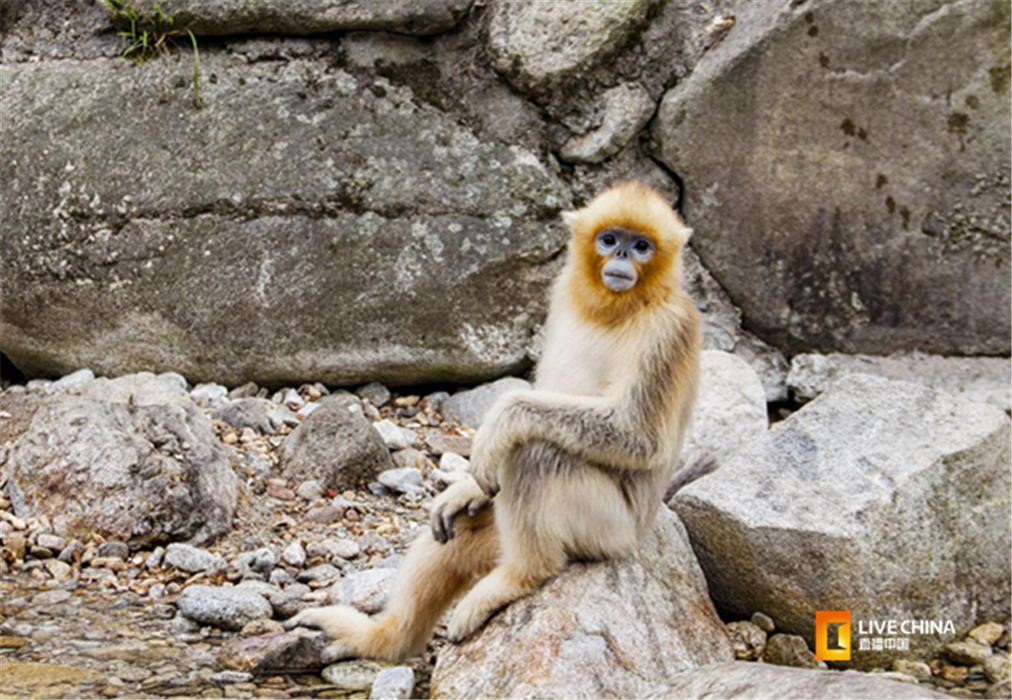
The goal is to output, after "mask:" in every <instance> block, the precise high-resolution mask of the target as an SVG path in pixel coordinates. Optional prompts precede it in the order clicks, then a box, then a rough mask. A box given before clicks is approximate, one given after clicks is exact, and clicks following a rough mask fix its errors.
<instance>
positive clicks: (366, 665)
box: [320, 659, 383, 692]
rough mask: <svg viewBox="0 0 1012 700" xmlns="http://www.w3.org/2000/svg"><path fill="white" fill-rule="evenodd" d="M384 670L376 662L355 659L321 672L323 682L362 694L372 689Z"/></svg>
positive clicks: (331, 666) (328, 667) (333, 665)
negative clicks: (377, 677)
mask: <svg viewBox="0 0 1012 700" xmlns="http://www.w3.org/2000/svg"><path fill="white" fill-rule="evenodd" d="M382 668H383V667H382V666H380V665H379V664H378V663H376V662H375V661H369V660H366V659H354V660H351V661H340V662H338V663H336V664H330V665H329V666H327V667H326V668H325V669H323V671H321V672H320V675H321V676H323V680H325V681H327V683H330V684H331V685H335V686H337V688H338V689H340V690H344V691H351V692H362V691H365V690H369V689H370V688H371V687H372V685H373V681H375V680H376V676H377V675H378V674H379V672H380V670H381V669H382Z"/></svg>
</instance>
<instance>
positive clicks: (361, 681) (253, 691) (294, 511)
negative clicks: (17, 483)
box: [0, 371, 526, 697]
mask: <svg viewBox="0 0 1012 700" xmlns="http://www.w3.org/2000/svg"><path fill="white" fill-rule="evenodd" d="M176 376H178V375H176ZM176 376H166V375H158V376H154V375H129V376H127V377H121V378H119V379H116V380H112V381H109V380H105V379H96V378H95V377H94V376H93V375H92V373H91V372H88V371H82V372H77V373H74V374H73V375H68V376H67V377H65V378H63V379H61V380H59V381H56V382H48V381H42V380H33V381H31V382H28V384H27V385H26V386H21V385H12V386H10V387H8V389H7V390H6V391H4V392H3V393H2V394H0V440H3V442H2V443H0V444H3V448H2V452H0V464H3V463H4V460H5V459H6V458H7V456H8V454H9V452H10V450H11V445H13V444H15V443H17V441H18V440H19V439H21V438H22V437H23V436H24V435H25V434H26V433H29V432H30V426H31V421H32V420H33V417H34V413H33V412H37V411H38V410H40V407H44V406H46V405H52V404H58V403H59V402H61V401H63V400H65V399H66V398H67V397H68V396H71V395H70V394H68V392H77V393H76V394H73V396H72V398H73V400H77V397H78V396H79V395H81V394H85V395H87V394H88V392H90V391H95V390H98V389H101V390H102V391H103V392H104V393H105V394H106V396H107V397H108V396H112V395H116V394H117V392H127V393H128V394H129V395H131V396H133V399H132V400H133V401H134V402H136V403H140V404H144V403H148V402H156V401H157V400H160V399H166V400H167V401H168V402H170V403H171V402H179V403H180V404H181V405H188V403H192V404H194V405H196V406H197V407H199V412H200V414H201V418H202V419H203V420H206V421H208V424H209V426H210V430H209V433H208V434H209V435H210V436H211V439H213V440H214V442H215V443H216V445H217V446H218V447H220V448H221V449H223V450H225V453H226V454H227V463H228V464H229V466H230V467H231V468H232V469H233V470H234V471H235V473H236V474H237V475H238V476H239V481H240V488H239V489H238V492H239V493H238V497H237V503H236V509H235V518H234V520H233V522H232V523H231V527H230V529H229V531H228V532H227V534H226V535H225V536H224V537H221V538H219V539H217V540H216V541H214V543H213V544H210V545H208V546H196V545H194V544H186V543H182V542H169V543H165V544H155V545H153V546H142V547H137V546H135V545H132V544H131V543H130V542H129V541H125V540H123V539H115V538H112V537H106V536H103V535H101V534H98V533H95V534H92V535H91V536H84V535H82V534H80V533H79V534H78V535H77V536H72V535H67V534H66V533H63V532H59V531H58V528H56V527H54V523H53V518H52V517H50V516H48V515H46V514H45V509H44V508H40V509H39V510H41V511H43V512H42V514H38V513H37V514H29V513H26V512H24V511H22V515H21V516H19V515H17V514H15V510H16V509H17V508H19V507H22V505H23V504H15V503H13V502H12V499H11V498H9V497H7V496H2V497H0V541H2V543H3V546H2V547H0V572H2V573H3V575H4V579H3V581H2V582H0V593H2V599H3V604H2V613H3V620H2V622H0V635H3V636H2V637H0V655H2V656H3V657H5V663H4V671H3V673H4V676H3V681H2V683H0V687H3V688H4V691H5V693H4V694H5V695H7V694H11V695H15V696H18V695H25V696H30V695H39V694H42V695H46V696H53V697H57V696H60V695H62V694H69V695H78V694H82V693H83V694H86V695H93V694H97V695H105V696H108V697H115V696H116V695H132V696H137V695H140V696H149V697H150V696H158V695H177V694H194V695H198V694H199V695H203V696H205V697H215V696H218V697H220V694H221V693H222V692H225V693H226V694H227V695H228V696H229V697H253V696H257V697H289V696H292V697H297V696H300V695H302V696H305V695H312V696H314V697H357V696H364V694H367V693H369V692H372V693H373V696H374V697H408V696H409V695H410V694H411V693H415V694H418V693H420V692H424V690H425V688H426V687H427V683H428V675H429V673H430V672H431V664H432V662H433V661H434V656H433V654H434V651H433V652H431V653H430V654H429V655H428V656H427V657H425V658H423V659H418V660H415V668H413V669H405V668H403V667H400V668H393V667H392V668H390V669H385V668H384V667H383V666H381V665H379V664H374V663H371V662H370V663H365V662H354V663H343V664H336V665H334V666H332V667H329V668H328V669H327V670H326V673H325V674H324V676H322V680H321V677H320V676H318V675H316V674H314V673H311V674H309V675H306V674H304V673H303V674H301V675H295V676H292V675H285V674H290V673H291V672H294V671H298V670H300V669H302V670H304V669H313V668H317V669H318V668H319V667H320V665H321V664H320V661H319V656H318V652H317V655H316V657H315V658H313V656H312V651H311V650H310V655H309V656H308V657H306V656H303V657H302V658H301V659H298V658H296V659H294V663H290V662H292V661H293V659H292V658H291V657H289V658H287V659H285V658H281V659H280V660H281V661H286V662H289V663H290V665H288V666H285V667H277V666H274V667H272V666H271V663H272V661H271V657H270V654H267V653H266V652H263V653H261V654H260V656H259V657H258V660H257V661H255V662H250V661H247V662H246V668H245V669H244V670H237V669H236V668H235V666H236V663H235V658H236V656H235V653H234V650H233V651H230V649H229V647H228V645H227V644H226V642H227V641H228V640H230V639H232V640H240V641H241V640H245V639H258V638H259V636H261V635H271V634H272V633H273V634H275V635H277V634H278V633H279V631H280V629H281V620H284V619H287V618H288V617H291V616H292V615H294V614H295V613H297V612H298V611H299V610H301V609H303V608H305V607H307V606H315V605H325V604H330V603H348V604H351V605H355V606H356V607H358V608H359V609H361V610H363V611H366V612H375V611H377V610H379V609H380V608H382V606H383V604H384V601H385V599H386V595H387V590H388V588H389V583H390V581H391V579H392V577H393V575H394V572H395V570H396V567H397V566H398V564H399V563H400V560H401V554H402V552H403V550H404V549H405V548H406V547H407V545H408V544H409V543H410V542H411V541H412V540H413V539H414V537H415V536H416V535H417V533H418V532H419V529H420V528H423V527H427V515H426V512H425V510H424V509H423V508H422V504H423V501H424V500H425V499H427V498H429V497H431V496H432V495H433V494H434V493H436V492H438V491H439V490H441V489H442V488H444V487H445V486H446V485H447V484H449V483H453V482H454V481H456V480H459V479H460V478H463V476H465V475H466V473H467V470H468V468H469V465H468V461H467V458H466V456H467V455H468V454H469V451H470V435H471V434H472V432H473V431H472V430H471V429H470V428H467V427H463V426H461V425H459V424H458V423H457V422H456V421H454V420H452V419H445V418H444V417H443V416H442V414H441V413H440V412H439V410H440V407H441V404H442V402H444V401H446V400H447V399H448V398H449V395H448V394H446V393H442V392H441V393H435V394H430V395H428V396H417V395H404V396H394V395H392V394H391V393H390V391H389V390H387V389H386V388H385V387H383V386H382V385H379V384H370V385H366V386H364V387H361V388H359V389H358V390H357V392H356V393H355V394H352V393H349V392H343V391H342V392H330V391H329V390H328V389H327V388H326V387H324V386H322V385H320V384H315V385H313V384H307V385H303V386H300V387H297V388H286V389H282V390H279V391H274V392H269V391H268V390H266V389H264V388H261V387H257V386H254V385H244V386H240V387H237V388H235V389H232V390H231V391H229V390H227V389H226V388H225V387H222V386H219V385H212V384H203V385H198V386H196V387H192V388H190V387H188V386H186V384H185V382H184V381H182V378H181V377H179V378H178V379H177V378H176ZM517 381H519V380H517ZM96 383H98V385H97V386H96ZM524 384H526V383H524ZM501 390H502V388H501V387H500V388H498V389H496V390H492V391H489V390H485V391H483V392H481V393H480V394H479V395H478V396H476V397H470V398H469V397H468V396H467V393H468V392H460V393H459V394H458V395H457V397H456V401H457V403H459V404H467V405H469V406H470V408H471V409H472V410H477V411H479V412H482V411H483V410H484V409H487V408H488V405H489V404H490V403H491V402H492V401H494V400H495V398H496V396H497V395H498V393H501ZM165 391H168V392H169V393H170V394H172V395H171V396H169V397H165V396H163V395H162V393H161V392H165ZM131 392H132V393H131ZM123 405H124V406H126V405H129V404H128V403H126V402H125V399H124V404H123ZM482 406H484V409H482V408H481V407H482ZM96 410H101V406H98V407H97V408H96ZM327 412H334V413H337V414H338V415H341V414H345V415H347V416H348V417H349V418H350V419H354V420H355V422H356V423H358V422H359V421H360V422H361V423H364V424H365V426H366V428H367V429H368V431H369V432H367V433H365V437H364V438H361V440H360V443H365V444H367V445H368V446H371V447H373V448H374V447H375V446H376V445H377V444H378V445H379V447H380V449H381V450H382V452H383V454H382V455H381V457H380V458H377V459H376V463H377V465H379V466H387V467H388V468H387V469H382V470H378V471H375V472H372V473H370V474H368V475H367V476H365V475H363V474H361V473H358V472H355V471H354V470H353V469H345V467H347V466H348V465H347V463H346V462H342V461H341V460H342V459H345V458H346V457H347V455H345V454H342V450H343V449H345V448H346V447H347V446H346V445H343V444H342V443H340V442H339V441H336V440H334V441H332V442H331V443H329V444H326V445H324V446H323V447H322V448H321V449H320V451H318V452H317V455H316V456H317V460H316V461H317V462H321V463H324V464H325V465H327V466H329V467H330V470H331V471H332V472H337V473H339V474H347V473H351V474H354V477H353V480H352V481H348V482H339V483H326V482H323V481H321V480H320V479H317V478H310V477H312V476H313V474H311V473H300V472H299V468H300V467H299V465H297V464H295V460H289V461H288V462H286V455H285V451H284V448H285V446H286V445H287V444H289V442H290V441H292V440H293V438H295V437H296V436H297V434H308V433H311V432H315V431H316V428H315V427H314V424H316V423H320V421H319V418H318V416H321V415H324V414H326V413H327ZM311 419H312V420H311ZM342 420H343V418H342ZM343 425H345V423H342V426H343ZM361 452H363V450H362V449H359V450H357V452H356V454H357V453H361ZM314 466H315V465H314ZM286 468H287V469H289V470H290V472H289V473H287V476H286V471H285V470H286ZM304 477H305V478H304ZM342 478H343V477H342ZM9 481H10V477H9V476H8V474H7V469H6V468H4V469H2V470H0V484H2V485H3V486H4V487H5V493H10V491H9V490H8V487H9ZM334 486H337V487H339V488H334ZM43 505H44V504H43ZM101 505H102V504H101V503H99V504H97V506H98V507H99V508H100V507H101ZM22 516H23V517H22ZM122 610H128V611H129V617H128V618H124V617H123V613H122V612H120V611H122ZM309 634H315V633H309ZM280 636H282V637H284V636H285V635H280ZM123 639H128V640H130V645H129V646H123V644H122V643H121V642H122V640H123ZM53 640H61V641H60V642H59V643H58V644H56V645H54V644H53V643H52V642H53ZM441 643H442V642H441V640H436V642H435V645H436V646H438V645H439V644H441ZM110 645H111V646H114V647H116V650H114V651H112V652H106V651H99V652H95V651H94V650H95V649H100V650H101V649H104V648H105V647H107V646H110ZM284 645H290V641H285V640H283V641H282V646H284ZM436 646H433V650H434V649H435V648H436ZM152 650H154V651H152ZM247 651H248V650H247ZM163 652H164V653H163ZM230 653H231V654H232V656H229V654H230ZM274 658H278V657H274ZM230 659H231V660H232V663H231V665H232V668H230V667H229V663H230V661H229V660H230ZM56 661H58V662H59V663H58V664H57V663H54V662H56ZM8 662H9V663H8ZM142 662H148V663H142ZM25 664H38V665H40V666H38V667H33V666H30V665H25ZM41 664H44V665H45V668H47V669H49V668H54V669H55V668H57V666H58V667H59V668H65V669H79V670H80V672H78V671H76V670H75V671H74V672H73V673H72V672H71V671H67V672H66V673H65V674H64V676H66V678H67V679H66V681H65V682H64V681H58V682H57V681H53V679H54V678H60V677H62V676H61V675H60V673H55V672H53V673H50V672H49V671H46V672H45V673H40V672H39V669H41V668H43V667H42V666H41ZM142 667H143V668H142ZM223 667H225V669H226V670H224V671H223V670H222V668H223ZM19 669H20V670H19ZM33 669H34V670H33ZM251 669H252V671H255V673H253V672H251ZM21 671H24V673H23V674H21V675H19V673H21ZM265 674H266V675H265ZM278 674H282V675H278ZM409 674H410V680H409ZM374 680H375V684H374V682H373V681H374ZM50 681H52V682H50ZM307 683H308V684H309V685H306V684H307ZM374 685H375V686H376V687H373V686H374ZM412 688H413V689H414V690H412Z"/></svg>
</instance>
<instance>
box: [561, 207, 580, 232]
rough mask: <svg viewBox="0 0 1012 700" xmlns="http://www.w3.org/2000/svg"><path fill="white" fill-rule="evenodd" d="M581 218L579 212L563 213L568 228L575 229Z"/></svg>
mask: <svg viewBox="0 0 1012 700" xmlns="http://www.w3.org/2000/svg"><path fill="white" fill-rule="evenodd" d="M579 218H580V212H578V211H564V212H562V220H563V221H565V222H566V226H568V227H569V228H573V226H575V225H576V220H577V219H579Z"/></svg>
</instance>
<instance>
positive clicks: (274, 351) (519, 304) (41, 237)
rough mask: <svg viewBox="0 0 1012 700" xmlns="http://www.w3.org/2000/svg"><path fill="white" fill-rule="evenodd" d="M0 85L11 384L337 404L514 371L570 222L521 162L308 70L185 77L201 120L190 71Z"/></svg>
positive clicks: (247, 69) (84, 66) (80, 65)
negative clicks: (143, 382) (168, 374)
mask: <svg viewBox="0 0 1012 700" xmlns="http://www.w3.org/2000/svg"><path fill="white" fill-rule="evenodd" d="M2 70H3V81H2V82H3V85H4V96H3V100H4V106H5V110H7V112H8V113H9V114H10V115H12V118H11V119H5V120H4V124H3V131H4V133H3V138H2V139H0V161H2V162H3V163H4V166H3V168H4V170H3V176H4V180H5V182H6V183H7V185H6V186H5V187H4V190H3V193H2V195H0V204H2V207H3V209H4V211H5V226H4V228H3V229H2V231H0V240H2V244H3V246H4V248H5V251H6V254H5V255H4V256H3V260H2V261H0V279H2V282H0V293H2V295H3V297H4V299H5V303H4V305H3V308H2V311H0V335H2V336H3V338H4V348H3V349H4V352H5V353H6V354H7V355H8V356H9V357H10V358H11V359H12V360H13V361H14V362H15V364H17V365H18V366H19V367H22V368H24V369H25V370H27V371H29V372H38V373H45V374H59V373H63V372H65V371H68V370H70V369H72V368H77V367H81V366H88V367H92V368H93V369H94V370H95V371H96V372H97V373H100V374H109V375H116V374H122V373H126V372H130V371H132V370H135V369H137V368H146V369H152V368H153V369H156V370H157V369H160V368H171V369H174V370H177V371H179V372H181V373H183V374H185V375H186V376H187V377H188V378H189V379H190V380H191V381H194V382H196V381H202V380H213V381H216V382H219V383H224V384H238V383H241V382H243V381H246V380H253V381H256V382H258V383H262V384H279V383H284V382H286V381H289V380H291V382H292V383H295V382H297V381H301V380H303V379H305V378H307V377H313V378H316V379H319V380H321V381H324V382H326V383H329V384H339V385H346V384H354V383H359V382H362V381H366V380H368V379H379V380H382V381H385V382H388V383H398V382H404V381H413V382H419V381H472V380H478V379H482V378H486V377H490V376H493V375H499V374H502V373H503V372H505V371H508V370H509V369H511V368H516V367H518V366H521V365H523V364H524V363H525V361H526V360H525V355H526V347H527V345H528V341H529V338H530V335H531V333H532V330H533V328H534V327H535V326H536V324H537V322H538V321H539V320H540V319H539V317H540V315H541V314H542V313H543V309H544V290H545V288H546V285H547V282H548V281H549V280H550V279H551V278H552V277H553V275H554V272H555V270H556V267H557V265H556V264H555V260H554V258H555V256H556V255H557V254H558V253H559V252H560V251H561V250H562V247H563V242H564V240H565V231H564V230H563V226H562V224H561V222H560V221H559V217H558V212H559V211H560V210H561V209H563V208H565V207H567V206H570V201H569V195H568V191H567V190H566V188H565V187H564V185H563V184H562V183H561V181H560V180H559V179H558V178H557V177H556V176H555V175H554V174H552V173H551V172H549V171H548V170H547V169H546V168H545V166H544V165H542V163H541V162H539V160H538V159H537V158H536V157H535V156H534V155H533V154H531V153H529V152H527V151H524V150H523V149H520V148H518V147H512V146H506V145H503V144H500V143H493V142H483V141H481V140H479V139H478V138H477V137H476V136H475V135H474V134H473V133H472V132H471V131H469V130H467V129H465V128H463V127H460V126H458V125H457V124H455V123H454V122H453V121H451V120H450V119H449V118H447V117H446V116H445V115H443V114H442V113H440V112H438V111H437V110H435V109H433V108H430V107H427V106H423V105H419V104H417V103H416V102H415V101H414V100H413V98H412V95H411V94H410V92H409V91H408V90H406V89H404V88H398V87H395V86H392V85H390V84H388V83H386V82H385V81H384V80H383V79H377V80H375V81H374V82H373V83H372V84H369V85H366V84H361V83H359V82H358V81H357V80H356V79H355V78H354V77H352V76H351V75H349V74H347V73H344V72H342V71H340V70H337V69H332V68H328V67H327V65H325V64H324V63H322V62H317V61H314V60H293V61H290V62H287V63H281V64H279V63H277V62H274V63H271V62H268V63H256V64H252V65H247V64H246V63H245V62H244V61H242V60H239V59H236V58H230V57H227V56H223V55H221V54H214V53H211V54H209V55H208V56H202V59H201V71H202V74H203V75H204V76H205V81H204V84H203V86H202V90H201V92H202V97H203V101H204V106H203V108H201V109H195V108H194V106H193V104H192V101H193V95H192V91H191V90H190V87H189V84H188V82H187V81H188V80H189V76H190V74H191V73H192V63H191V62H190V61H188V60H187V59H186V58H179V57H169V58H163V59H160V60H158V61H151V62H149V63H147V64H144V65H142V66H132V65H130V64H129V63H128V62H126V61H119V60H106V59H96V60H93V61H83V62H76V61H62V62H51V63H23V64H15V65H6V66H3V68H2ZM208 76H214V80H213V81H212V80H211V79H210V78H209V77H208ZM25 142H31V143H32V144H33V149H32V151H31V154H28V153H26V152H25V151H24V150H23V149H22V147H21V145H20V144H23V143H25Z"/></svg>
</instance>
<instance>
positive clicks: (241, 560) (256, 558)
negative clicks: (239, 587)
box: [228, 547, 278, 578]
mask: <svg viewBox="0 0 1012 700" xmlns="http://www.w3.org/2000/svg"><path fill="white" fill-rule="evenodd" d="M277 563H278V557H277V555H276V554H275V553H274V552H273V551H271V550H270V549H268V548H267V547H261V548H260V549H256V550H253V551H249V552H240V553H239V554H237V555H236V557H235V559H233V560H232V561H231V562H229V565H228V568H229V573H230V574H231V573H235V574H236V577H237V578H239V577H243V576H247V575H249V574H254V573H255V574H260V575H262V576H269V575H270V574H271V571H272V570H273V569H274V567H275V566H276V565H277Z"/></svg>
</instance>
